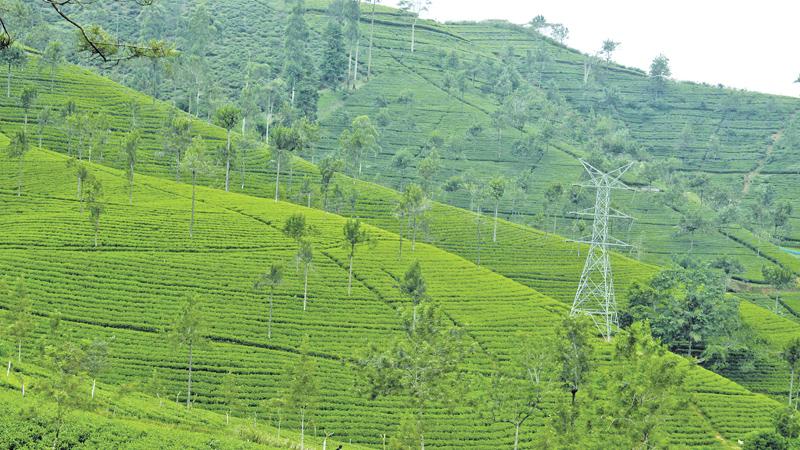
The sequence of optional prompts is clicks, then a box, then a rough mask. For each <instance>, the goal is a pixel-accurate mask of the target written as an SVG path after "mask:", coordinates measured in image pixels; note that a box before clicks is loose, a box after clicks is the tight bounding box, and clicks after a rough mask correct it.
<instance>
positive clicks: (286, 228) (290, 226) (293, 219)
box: [282, 213, 311, 247]
mask: <svg viewBox="0 0 800 450" xmlns="http://www.w3.org/2000/svg"><path fill="white" fill-rule="evenodd" d="M282 231H283V234H284V235H285V236H286V237H288V238H290V239H292V240H293V241H294V242H295V243H296V244H297V245H298V247H299V246H300V243H301V242H302V241H303V239H305V238H306V237H307V236H308V235H309V233H311V225H309V224H308V223H307V222H306V216H305V214H302V213H295V214H292V215H291V216H289V218H288V219H286V222H284V224H283V229H282Z"/></svg>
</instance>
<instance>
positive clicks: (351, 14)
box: [342, 0, 361, 89]
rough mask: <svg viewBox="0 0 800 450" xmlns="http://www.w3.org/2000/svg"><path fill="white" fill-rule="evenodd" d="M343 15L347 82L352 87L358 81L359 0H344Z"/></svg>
mask: <svg viewBox="0 0 800 450" xmlns="http://www.w3.org/2000/svg"><path fill="white" fill-rule="evenodd" d="M342 12H343V16H344V20H345V27H344V35H345V39H346V40H347V43H348V45H349V47H350V48H349V50H348V57H347V84H348V87H352V89H355V88H356V83H357V82H358V54H359V50H360V47H361V29H360V26H359V21H360V20H361V0H344V1H343V11H342Z"/></svg>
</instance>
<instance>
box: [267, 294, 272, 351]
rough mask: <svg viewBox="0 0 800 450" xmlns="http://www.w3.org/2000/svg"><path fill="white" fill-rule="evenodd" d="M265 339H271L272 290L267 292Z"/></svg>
mask: <svg viewBox="0 0 800 450" xmlns="http://www.w3.org/2000/svg"><path fill="white" fill-rule="evenodd" d="M267 339H272V292H270V293H269V321H268V322H267Z"/></svg>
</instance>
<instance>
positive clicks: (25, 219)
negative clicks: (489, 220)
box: [2, 151, 777, 447]
mask: <svg viewBox="0 0 800 450" xmlns="http://www.w3.org/2000/svg"><path fill="white" fill-rule="evenodd" d="M26 167H27V169H26V173H25V176H26V179H27V180H28V183H27V184H26V189H27V194H26V195H25V196H23V197H22V198H18V197H16V196H15V194H14V193H13V191H12V190H5V189H4V190H3V193H2V198H3V203H4V204H5V206H4V208H5V209H6V210H15V211H18V213H17V214H16V215H15V218H14V220H13V221H10V222H9V223H8V224H7V228H8V229H10V231H9V233H6V234H5V236H6V237H5V239H4V242H3V245H4V247H5V249H4V254H5V255H6V258H4V261H3V264H4V266H5V267H4V269H3V272H4V273H7V274H11V273H14V274H21V275H24V276H25V278H26V280H27V283H28V288H29V292H30V294H31V297H32V298H33V299H34V311H35V313H36V314H37V315H38V316H39V317H40V318H39V319H37V323H38V325H37V327H36V328H37V332H36V334H37V335H42V334H44V333H45V329H46V327H47V325H46V322H47V319H46V317H47V316H48V315H49V314H51V313H52V312H53V311H54V310H58V311H60V313H61V314H62V321H63V322H65V323H66V324H67V330H68V333H69V334H70V335H74V336H75V337H78V336H80V337H84V338H85V337H100V338H104V339H106V340H112V336H113V340H112V342H113V344H112V346H113V347H112V348H113V358H112V364H111V366H112V368H111V370H109V371H108V375H107V376H106V380H105V381H106V382H108V383H124V382H129V381H130V380H142V379H146V378H147V376H148V375H149V373H150V371H151V370H152V368H153V367H157V368H158V369H159V373H161V374H162V377H163V378H164V379H165V380H166V382H167V384H168V386H169V387H168V388H167V389H166V391H167V392H172V391H176V394H179V392H180V385H181V384H182V381H181V380H182V378H183V370H182V369H181V359H182V358H181V356H180V355H179V354H176V353H175V352H173V351H172V350H171V348H170V347H169V346H168V345H166V343H165V342H164V340H163V339H162V338H161V336H160V334H159V330H162V329H165V328H166V327H167V326H168V320H169V318H170V317H171V316H172V315H173V314H174V313H175V311H176V308H177V307H178V304H179V302H180V299H181V297H182V296H184V295H185V294H186V293H187V292H196V293H199V294H200V295H201V296H202V298H203V299H204V301H205V303H206V305H207V311H208V314H209V331H208V334H209V337H210V339H211V340H212V343H211V344H210V345H209V346H208V347H207V348H205V349H203V350H202V351H198V355H197V360H198V363H197V366H196V371H197V375H196V389H197V393H198V397H197V400H196V401H197V402H198V404H200V405H203V406H205V407H208V408H211V409H216V408H217V407H218V406H217V404H218V401H219V398H218V396H219V395H220V394H219V392H220V387H219V383H220V382H221V378H222V376H223V375H224V373H225V372H226V370H233V371H234V373H236V374H237V376H238V377H239V383H241V392H242V395H243V398H244V403H245V406H243V411H241V413H245V411H246V412H247V413H252V412H253V411H258V410H260V408H261V407H262V406H260V405H261V403H260V402H261V401H262V400H264V399H269V398H274V397H275V396H277V395H280V394H279V392H280V385H281V383H282V381H281V380H282V376H283V374H284V373H285V371H286V370H287V369H286V368H287V367H289V366H291V364H292V361H293V360H294V359H296V358H297V352H298V348H299V345H300V342H299V341H300V340H301V338H302V335H303V334H308V335H309V339H310V341H309V342H310V347H311V348H312V349H313V355H314V359H315V360H316V364H317V366H318V370H319V372H320V375H321V380H322V382H321V389H322V392H324V394H325V398H326V402H325V404H324V405H321V408H320V412H319V419H318V421H319V424H320V426H324V427H328V428H330V429H336V430H337V431H338V433H339V436H342V435H344V436H347V437H348V438H351V437H352V439H353V440H354V441H356V442H364V443H372V444H375V443H376V440H377V436H378V435H379V434H380V433H381V432H391V429H390V428H391V426H392V425H391V424H392V423H393V422H394V420H395V419H393V417H395V416H394V414H398V413H399V410H400V409H402V407H403V406H402V405H403V404H404V403H402V401H401V399H399V398H389V399H386V400H377V401H375V402H374V403H368V400H367V399H365V398H363V397H361V396H360V395H359V394H358V393H357V392H356V391H355V389H356V387H355V386H354V385H353V380H354V373H353V371H354V370H355V368H354V366H353V365H352V362H350V361H352V360H353V359H354V358H356V357H357V356H358V351H359V350H358V348H359V347H360V346H362V345H365V343H366V342H368V341H369V340H371V339H374V338H375V336H382V339H385V338H386V337H387V336H390V335H392V334H394V333H396V332H397V331H398V327H399V326H400V324H399V318H398V316H397V312H396V310H397V308H399V307H400V306H401V305H402V304H403V302H405V300H403V299H402V297H401V296H400V294H399V292H398V291H397V289H396V287H395V283H396V281H395V279H394V277H396V276H398V275H399V273H400V272H401V271H402V270H403V268H404V267H405V266H406V265H407V264H408V263H409V262H410V261H411V259H412V258H415V259H419V260H420V262H421V263H422V265H423V268H424V270H425V271H426V273H427V275H428V281H429V289H430V294H431V296H432V297H433V298H436V299H437V300H438V301H439V302H440V303H441V304H442V306H443V307H444V309H445V311H446V312H447V315H448V316H449V317H450V318H452V320H454V321H455V322H457V323H459V324H461V325H462V326H463V327H464V328H465V330H467V332H468V335H469V336H470V340H472V341H474V342H475V343H476V345H477V346H478V347H479V348H480V349H481V350H480V351H479V352H477V353H475V354H473V355H472V356H471V357H470V358H469V359H468V362H467V364H468V366H469V367H473V368H474V369H475V370H478V368H479V367H481V366H485V365H486V364H488V361H489V360H492V359H495V358H498V357H499V358H503V357H504V355H506V354H508V352H509V351H510V349H511V348H512V347H513V345H514V340H513V339H512V338H510V336H509V335H508V334H507V330H509V327H513V329H514V330H515V331H528V332H532V333H535V334H536V335H541V334H547V333H549V331H548V330H552V327H553V326H554V325H555V324H556V323H557V322H558V320H557V317H558V316H560V315H562V314H564V312H565V311H566V309H565V308H564V306H563V305H562V304H560V303H558V302H556V301H553V300H550V299H548V298H547V297H545V296H543V295H541V294H539V293H537V292H535V291H533V290H531V289H529V288H527V287H524V286H523V285H520V284H518V283H515V282H513V281H511V280H508V279H506V278H503V277H501V276H499V275H496V274H494V273H492V272H490V271H487V270H485V269H480V268H477V267H476V266H474V265H472V264H471V263H469V262H467V261H465V260H463V259H461V258H458V257H455V256H452V255H449V254H447V253H444V252H442V251H440V250H437V249H436V248H434V247H430V246H428V245H425V244H418V247H417V250H416V252H415V253H414V254H413V255H410V254H407V255H406V256H404V258H403V260H400V261H398V260H397V259H396V257H395V256H394V255H395V252H396V245H397V243H396V236H393V235H392V234H390V233H387V232H383V231H381V230H379V229H371V232H372V233H373V235H374V237H375V238H376V239H377V243H376V244H375V246H374V247H373V248H371V249H369V250H368V251H364V252H362V253H360V254H359V256H358V259H357V260H356V265H355V278H356V280H358V282H357V283H356V285H355V286H354V291H353V295H352V297H348V295H347V294H346V282H347V278H346V270H345V267H344V265H343V262H342V261H343V260H344V259H345V251H344V250H343V249H342V248H341V246H340V245H339V244H338V242H337V241H338V240H339V237H338V236H339V234H340V228H341V226H342V223H343V221H344V219H342V218H340V217H337V216H333V215H330V214H328V213H324V212H319V211H316V210H312V209H303V212H304V213H305V214H306V216H307V218H308V219H309V220H310V221H311V222H312V223H313V224H314V226H315V228H316V229H317V234H316V235H315V236H314V241H315V244H316V246H317V247H318V248H319V249H320V253H321V256H323V257H324V259H319V260H317V261H316V262H315V272H314V274H313V276H312V278H311V282H310V284H311V290H310V293H311V295H310V300H309V309H308V311H306V312H303V311H302V309H301V303H300V302H299V300H300V299H299V298H298V297H297V293H298V292H300V290H301V281H302V280H301V278H300V276H299V274H297V273H295V272H294V271H289V272H287V277H288V278H287V280H286V281H287V284H286V285H285V286H283V287H281V289H280V291H279V293H278V295H277V296H276V300H275V311H276V314H275V322H274V324H273V333H274V334H273V338H272V339H269V340H268V339H266V336H265V333H264V327H265V324H264V316H263V314H264V313H263V311H264V309H263V308H264V303H263V301H264V300H263V298H261V297H259V296H257V295H255V294H254V293H253V291H252V289H251V283H252V279H253V278H254V277H255V276H257V275H258V273H259V272H260V271H262V270H263V268H264V267H266V266H267V265H268V264H269V263H270V262H272V261H275V260H278V261H287V260H290V259H291V254H292V251H291V247H292V243H291V241H290V240H289V239H288V238H286V237H284V236H283V235H282V234H281V233H280V232H279V231H278V230H277V228H279V226H280V224H281V223H282V222H283V221H285V219H286V218H287V217H288V215H290V214H291V213H293V212H295V211H297V210H298V207H296V206H293V205H290V204H286V203H274V202H272V201H271V200H261V199H256V198H252V197H246V196H241V195H238V194H224V193H220V192H217V191H214V190H209V189H201V191H200V194H199V198H200V199H201V205H202V206H201V207H200V208H198V224H197V228H196V230H197V231H196V233H197V234H196V237H195V239H194V240H191V241H190V240H189V239H188V234H187V232H186V225H187V224H186V222H187V220H188V217H187V216H188V207H189V204H188V203H189V199H188V198H187V197H188V194H189V189H190V188H189V187H187V186H185V185H179V184H175V183H172V182H168V181H162V180H159V179H156V178H149V177H144V176H139V181H138V184H137V190H136V198H137V202H139V203H137V204H135V205H134V206H128V205H127V204H126V200H125V199H126V181H125V179H124V178H123V177H122V176H120V174H119V172H117V171H114V170H112V169H102V168H101V167H94V166H93V170H94V171H95V173H96V176H98V177H99V178H100V179H101V180H102V181H103V183H104V186H106V195H107V196H108V212H107V218H106V219H104V223H103V227H102V229H101V247H99V248H98V249H96V250H93V247H92V231H91V226H90V224H89V223H88V221H87V220H86V219H85V218H84V217H82V215H81V213H80V211H79V205H78V204H77V202H76V201H75V200H74V197H73V195H74V193H73V192H72V190H73V188H74V180H73V179H72V178H73V176H72V175H71V173H70V172H69V171H68V169H67V168H66V165H65V158H64V157H63V156H59V155H56V154H53V153H49V152H44V151H36V152H34V153H32V154H31V156H30V157H29V158H28V159H27V160H26ZM3 168H4V169H3V176H2V180H3V181H2V185H3V186H7V185H9V184H12V185H13V181H14V180H15V175H16V174H15V171H14V170H13V167H9V166H8V165H3ZM59 186H60V188H59ZM138 204H141V206H137V205H138ZM84 215H85V213H84ZM23 224H24V225H23ZM21 225H22V226H21ZM54 226H56V227H58V229H59V230H60V232H59V233H58V234H53V233H52V232H51V231H52V230H53V229H54V228H53V227H54ZM201 261H202V262H201ZM70 293H73V294H70ZM74 293H79V295H77V296H76V295H74ZM133 293H135V294H133ZM258 311H262V312H261V313H258ZM254 312H255V314H254ZM231 324H236V326H235V327H232V326H231ZM33 351H34V349H33V348H31V347H29V346H28V345H26V346H25V348H24V352H23V353H24V354H30V353H32V352H33ZM691 374H692V375H691V377H690V378H689V382H688V389H690V391H691V392H692V399H693V403H694V404H696V405H697V409H696V410H694V409H693V410H692V411H690V412H689V413H688V414H687V415H686V416H685V417H684V416H681V417H680V418H676V422H675V424H676V425H675V426H676V429H675V430H674V436H673V437H672V438H671V439H672V440H673V442H674V443H675V444H676V445H677V444H682V445H683V444H686V445H692V446H695V445H701V444H702V445H712V444H714V443H715V442H717V441H716V439H715V438H714V436H715V434H717V433H719V434H721V435H722V436H724V437H725V438H726V439H729V440H734V439H737V438H741V437H743V436H744V434H746V433H747V432H748V431H750V430H752V429H754V428H755V429H758V428H766V427H768V426H769V423H770V421H771V414H772V411H773V410H774V409H775V408H776V406H777V404H776V403H773V402H772V401H771V400H768V399H766V398H764V397H761V396H759V395H754V394H751V393H749V392H748V391H746V390H744V389H743V388H741V387H739V386H738V385H736V384H734V383H731V382H729V381H726V380H724V379H722V378H721V377H719V376H716V375H713V374H711V373H710V372H707V371H704V370H702V369H699V368H695V369H693V370H692V371H691ZM731 408H734V410H735V411H740V412H741V414H744V413H745V411H746V414H747V417H748V419H747V420H742V416H741V415H740V414H739V413H736V414H734V415H731V411H732V409H731ZM353 411H359V413H358V414H352V413H351V412H353ZM449 411H450V409H442V410H439V409H437V412H436V413H435V414H436V416H435V423H436V424H437V425H436V428H434V429H432V430H430V432H429V436H430V439H431V441H432V442H439V445H454V446H455V447H461V446H463V445H466V444H464V443H461V444H458V443H457V442H460V440H459V439H461V438H457V436H459V435H461V434H462V433H465V432H466V430H468V429H474V427H476V426H481V425H480V421H478V420H477V417H475V416H474V413H471V412H470V411H471V410H470V409H469V408H464V409H461V408H458V409H457V411H459V412H460V413H459V414H458V415H455V416H454V415H452V414H451V413H450V412H449ZM245 414H246V413H245ZM262 414H264V413H262ZM687 421H688V422H689V423H692V424H693V425H692V428H691V430H693V431H691V432H687V429H686V428H685V427H684V425H683V424H684V423H686V422H687ZM290 423H291V422H290ZM677 424H681V425H680V426H678V425H677ZM295 425H296V424H295ZM462 430H463V431H462ZM528 436H529V437H526V440H527V439H531V437H530V435H528ZM476 438H478V437H477V436H476V437H473V438H471V444H470V447H473V446H474V447H485V446H488V447H492V446H493V445H494V444H492V442H495V443H496V442H498V441H503V440H504V439H506V438H505V437H504V433H503V431H502V429H501V428H498V427H491V428H490V429H487V430H486V431H484V432H481V434H480V435H479V438H480V439H479V440H474V439H476ZM454 439H455V440H454ZM445 443H447V444H445Z"/></svg>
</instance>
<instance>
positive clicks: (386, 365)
mask: <svg viewBox="0 0 800 450" xmlns="http://www.w3.org/2000/svg"><path fill="white" fill-rule="evenodd" d="M413 322H414V321H413V317H411V314H409V313H406V314H404V317H403V332H402V335H401V336H400V337H398V338H396V339H395V340H394V341H393V342H390V343H389V344H388V346H386V347H385V348H381V347H379V346H377V345H375V344H372V345H371V346H370V348H369V349H368V350H367V354H366V356H365V357H363V358H362V359H361V360H360V366H361V370H360V371H359V372H360V374H361V376H362V377H364V379H365V382H364V383H362V384H363V385H364V387H365V389H366V390H367V394H368V395H369V397H370V399H372V400H374V399H376V398H378V397H379V396H385V395H392V394H404V396H405V398H406V399H408V401H409V408H410V413H411V414H412V415H411V416H410V417H409V418H408V420H407V421H406V427H403V426H402V425H401V428H405V429H401V433H400V434H401V436H398V437H399V438H400V439H402V441H403V442H402V448H412V446H419V447H420V448H422V449H424V448H425V428H426V427H425V423H426V415H427V413H428V409H429V408H430V406H431V404H432V403H434V402H446V401H448V400H449V399H453V398H458V397H460V393H459V392H458V391H457V389H458V388H459V387H460V386H459V384H460V383H459V375H460V374H461V368H460V364H461V361H462V360H463V358H464V356H465V354H466V352H467V351H468V348H467V346H466V345H465V343H464V342H463V337H462V336H463V331H462V330H461V329H460V328H458V327H456V326H453V325H452V323H451V322H450V321H448V320H447V318H446V317H445V316H444V314H443V313H442V312H440V311H439V309H438V307H437V306H436V305H435V304H434V303H433V302H431V301H424V302H423V303H422V304H421V305H420V308H419V311H418V318H417V321H416V325H415V326H414V325H413ZM404 435H405V436H404ZM395 444H400V443H395ZM393 448H401V447H400V446H397V447H394V446H393Z"/></svg>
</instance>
